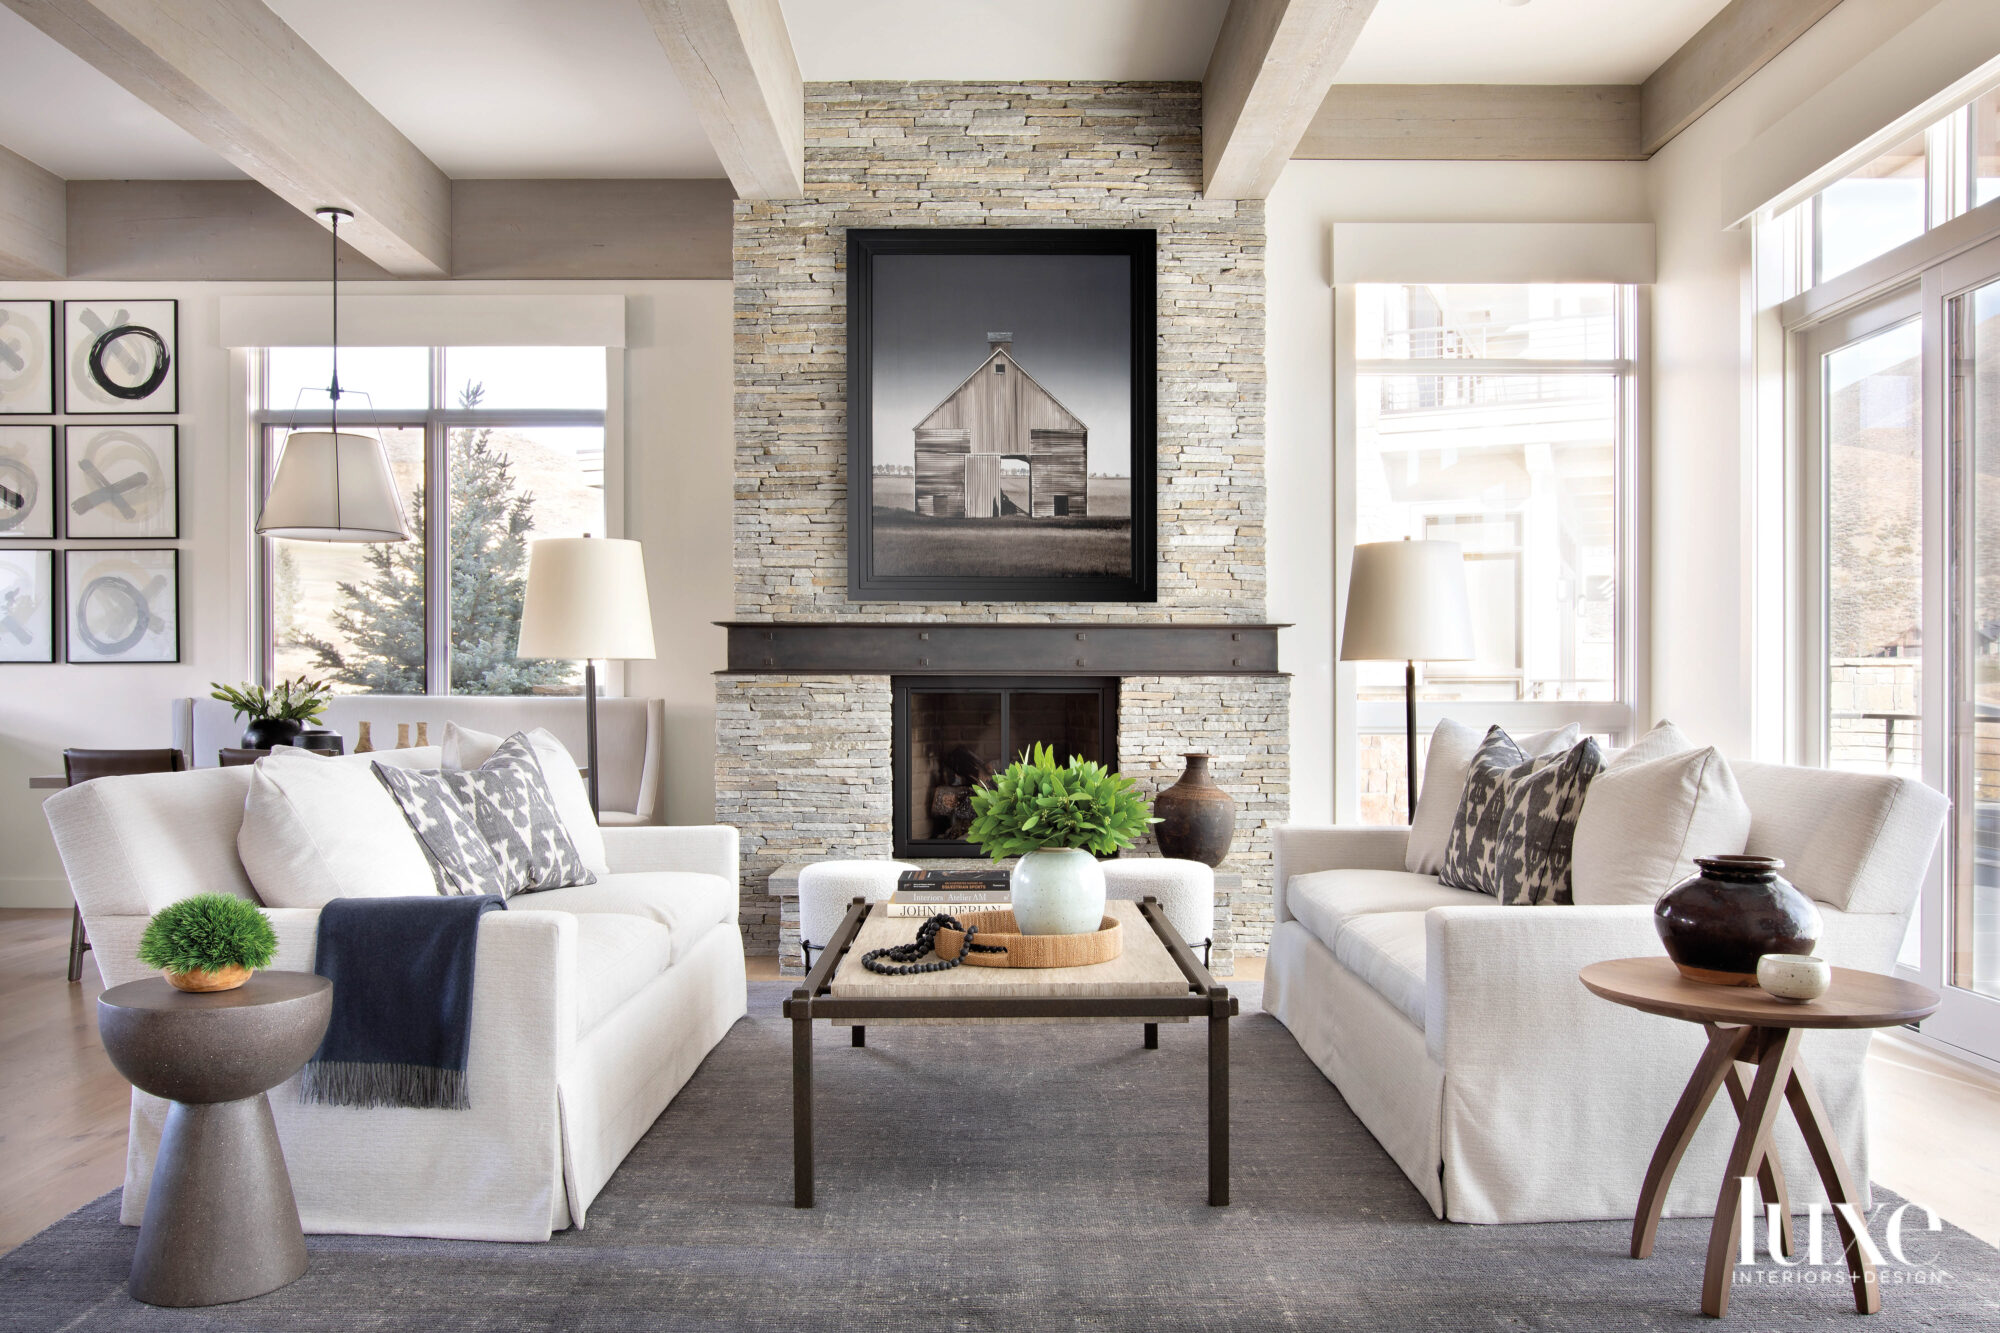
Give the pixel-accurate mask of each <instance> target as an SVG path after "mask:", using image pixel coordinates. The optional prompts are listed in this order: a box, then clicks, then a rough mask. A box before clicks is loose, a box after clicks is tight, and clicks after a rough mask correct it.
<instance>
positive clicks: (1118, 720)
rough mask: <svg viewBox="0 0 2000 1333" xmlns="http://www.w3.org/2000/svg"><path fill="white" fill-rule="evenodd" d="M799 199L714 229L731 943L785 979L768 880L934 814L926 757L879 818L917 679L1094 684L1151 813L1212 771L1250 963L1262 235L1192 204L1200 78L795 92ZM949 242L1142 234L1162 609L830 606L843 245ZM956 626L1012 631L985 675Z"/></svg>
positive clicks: (740, 208)
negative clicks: (726, 538)
mask: <svg viewBox="0 0 2000 1333" xmlns="http://www.w3.org/2000/svg"><path fill="white" fill-rule="evenodd" d="M806 182H807V185H806V189H807V194H806V197H805V198H804V199H800V200H777V201H739V202H738V203H737V205H736V216H735V241H734V244H735V284H736V300H735V328H736V355H735V365H736V499H735V600H736V619H735V622H734V623H733V624H732V626H731V630H730V667H729V670H727V671H726V672H724V673H723V674H721V675H720V676H718V677H717V681H716V705H717V709H716V711H717V747H716V749H717V754H716V817H717V819H718V820H720V821H722V822H724V823H729V824H733V825H735V826H736V827H738V828H739V829H740V830H741V831H742V835H743V858H742V864H743V883H742V893H743V904H742V923H743V927H744V936H745V942H746V945H747V946H748V947H749V949H750V950H751V951H752V952H754V953H765V954H769V953H779V954H780V955H781V956H782V957H783V958H784V959H785V961H786V962H788V963H791V964H796V962H797V960H798V954H797V933H796V923H795V920H793V921H790V922H788V921H787V920H786V915H787V914H786V912H785V910H784V909H783V907H782V906H781V902H780V899H779V897H778V896H777V895H775V894H774V893H773V892H772V886H771V883H770V880H771V876H772V874H773V872H774V871H776V870H778V869H779V868H780V867H782V866H785V865H787V864H799V863H805V862H810V861H815V860H822V859H828V858H834V857H889V856H891V855H892V854H893V853H895V852H896V851H897V850H898V823H899V819H898V811H899V809H900V810H902V811H903V812H904V816H905V818H904V820H903V822H904V823H905V824H911V823H912V822H913V821H912V820H911V819H910V818H909V816H910V815H911V813H912V807H911V801H912V799H913V797H912V793H911V786H912V785H913V784H922V785H923V787H924V791H923V797H924V801H925V802H926V808H929V803H930V802H931V801H932V800H933V799H935V800H936V801H937V802H938V803H939V804H940V805H941V804H942V803H943V802H944V800H945V799H946V798H945V797H942V796H936V795H935V790H934V789H935V787H936V785H937V783H936V781H935V780H934V779H933V777H932V776H931V774H932V773H934V772H935V771H936V770H937V768H938V764H939V762H940V757H939V756H935V755H932V756H928V757H927V760H926V762H927V763H929V764H930V769H929V770H927V771H926V773H925V774H923V775H917V774H916V773H915V772H914V771H913V770H909V771H906V772H905V774H904V782H903V790H902V800H901V801H900V802H899V799H898V781H897V771H896V763H895V757H896V741H897V736H898V732H897V713H898V709H897V686H898V685H899V684H903V685H905V686H906V703H907V686H908V685H909V684H910V683H911V682H913V681H924V682H929V683H933V684H935V683H936V682H938V681H940V680H947V681H950V680H956V681H972V680H980V679H989V678H993V677H997V676H1003V675H1004V676H1008V677H1023V676H1028V677H1038V678H1039V680H1038V681H1037V686H1036V687H1037V688H1041V689H1045V690H1049V691H1052V692H1054V693H1056V694H1063V693H1081V692H1082V691H1081V688H1078V689H1075V690H1068V691H1065V690H1064V689H1063V688H1062V687H1063V686H1064V685H1065V684H1074V685H1077V686H1079V687H1080V686H1081V683H1082V682H1083V681H1085V680H1089V681H1091V682H1093V686H1094V687H1108V694H1107V695H1106V696H1105V698H1106V703H1105V705H1104V708H1105V711H1104V712H1103V714H1102V715H1101V720H1100V722H1099V723H1098V729H1099V732H1100V738H1099V743H1100V744H1107V743H1108V744H1109V745H1111V746H1113V747H1115V748H1114V749H1112V751H1111V753H1112V754H1114V755H1115V758H1116V762H1117V765H1118V767H1119V769H1120V770H1121V771H1123V772H1124V773H1126V774H1127V775H1129V776H1131V777H1132V778H1133V779H1134V780H1135V781H1136V782H1137V783H1138V785H1139V786H1140V787H1141V789H1142V790H1145V791H1147V792H1148V793H1152V792H1157V791H1158V790H1160V789H1162V788H1164V787H1166V786H1168V785H1170V784H1171V783H1173V782H1174V781H1175V780H1176V779H1177V778H1178V776H1179V775H1180V772H1181V769H1182V766H1183V762H1182V759H1181V756H1182V755H1183V754H1184V753H1187V752H1190V751H1204V752H1207V753H1209V754H1211V755H1213V756H1214V762H1213V769H1214V772H1215V775H1216V778H1217V781H1218V782H1220V783H1221V785H1222V786H1223V787H1224V788H1225V789H1226V790H1228V791H1229V792H1231V794H1232V795H1234V796H1235V797H1236V800H1237V807H1238V821H1237V836H1236V842H1235V847H1234V850H1233V852H1232V854H1231V857H1230V860H1229V862H1227V863H1226V868H1227V869H1229V870H1231V871H1233V872H1236V873H1238V874H1240V876H1241V887H1240V889H1239V890H1237V891H1235V892H1233V893H1231V894H1229V895H1228V897H1227V906H1228V911H1229V915H1230V918H1231V921H1230V924H1231V927H1232V929H1233V936H1234V941H1235V945H1236V947H1237V948H1239V949H1249V950H1253V951H1256V950H1261V948H1262V944H1263V942H1264V940H1265V939H1267V938H1268V935H1269V931H1270V828H1271V826H1272V825H1274V824H1276V823H1279V822H1282V821H1283V819H1284V818H1285V817H1286V814H1287V811H1288V808H1289V807H1288V796H1287V793H1288V790H1289V778H1290V774H1289V754H1288V742H1287V736H1288V730H1289V725H1290V721H1289V714H1288V705H1289V698H1290V681H1289V679H1288V678H1287V677H1285V676H1284V675H1282V674H1280V673H1279V672H1278V670H1277V663H1276V660H1275V632H1274V631H1273V630H1272V628H1271V627H1269V626H1267V625H1265V624H1264V620H1265V604H1264V597H1265V541H1264V512H1265V477H1264V393H1265V390H1264V309H1263V291H1264V217H1263V205H1262V204H1261V202H1258V201H1219V200H1208V199H1204V198H1203V197H1202V194H1201V90H1200V86H1199V85H1198V84H1176V83H1146V84H1113V83H1044V84H1004V85H1000V84H992V85H989V84H970V85H959V84H953V85H945V84H924V85H901V84H898V85H878V84H809V85H807V88H806ZM967 226H999V227H1010V226H1015V227H1019V226H1026V227H1062V226H1075V227H1123V228H1131V227H1141V228H1150V229H1153V230H1154V231H1155V232H1156V233H1157V236H1158V282H1159V288H1158V326H1157V331H1156V337H1157V367H1158V384H1157V401H1158V412H1159V416H1158V445H1157V476H1156V477H1155V480H1154V484H1155V494H1156V497H1157V506H1158V529H1157V541H1158V552H1159V554H1158V561H1159V565H1158V571H1157V574H1158V578H1157V581H1158V600H1157V601H1155V602H1149V603H1104V602H1092V603H1009V604H1004V605H1002V604H967V603H952V604H942V605H918V604H911V603H904V602H856V601H850V600H849V598H848V595H847V532H846V518H845V516H846V513H847V490H846V488H847V476H846V467H847V423H846V413H845V406H846V403H845V400H846V384H847V357H846V318H847V306H846V281H845V271H844V257H845V244H846V232H847V229H849V228H851V227H967ZM973 627H979V628H980V629H982V630H986V631H992V632H994V633H997V634H1001V635H1004V636H1005V637H1006V640H1007V642H1008V647H1007V648H1006V649H1005V650H1004V653H1002V656H1003V657H1004V659H1005V661H1006V668H1005V670H1004V671H1003V670H997V669H995V668H994V667H993V665H992V663H993V661H994V660H996V658H995V652H996V650H995V649H993V648H992V647H991V646H990V645H989V646H987V647H984V648H979V649H967V650H965V652H964V653H963V655H962V656H952V655H951V654H948V653H941V652H940V651H939V648H938V645H939V643H940V642H942V641H944V640H946V639H948V638H950V636H951V635H952V634H953V633H954V632H957V631H962V630H966V629H970V628H973ZM1127 631H1143V632H1144V633H1145V634H1149V635H1151V636H1152V637H1151V638H1149V639H1143V640H1142V639H1135V638H1130V637H1128V638H1124V639H1121V638H1119V637H1118V636H1119V635H1120V634H1121V633H1124V632H1127ZM871 635H873V636H874V637H870V636H871ZM857 636H860V638H859V641H857ZM1057 639H1060V640H1061V643H1060V645H1059V646H1058V644H1057V642H1056V640H1057ZM857 642H858V645H859V646H857ZM947 662H948V663H949V666H950V669H941V664H945V663H947ZM1063 708H1064V710H1065V712H1064V717H1065V718H1067V716H1068V711H1067V710H1069V709H1070V705H1068V704H1065V705H1064V706H1063ZM1077 709H1078V710H1079V711H1078V712H1077V717H1078V718H1079V719H1080V717H1081V712H1080V709H1081V705H1078V706H1077ZM905 720H906V721H907V717H906V719H905ZM1053 720H1054V715H1053V714H1050V715H1049V716H1048V717H1045V718H1044V719H1043V721H1044V722H1046V723H1050V724H1052V723H1053ZM1065 725H1069V723H1068V722H1067V721H1065ZM1079 725H1080V723H1079ZM1078 734H1080V733H1078ZM954 748H956V747H954ZM965 748H968V749H972V750H973V751H974V753H973V756H972V762H973V763H974V764H977V763H979V762H991V760H992V756H991V755H989V754H982V753H979V752H978V751H977V747H971V746H968V747H965ZM959 762H960V763H961V765H964V763H965V761H964V760H963V758H962V757H961V759H960V761H959ZM905 831H906V832H907V831H908V830H907V829H906V830H905ZM927 831H928V832H936V831H937V830H936V828H935V826H933V827H932V828H931V829H929V830H927ZM946 831H949V823H948V822H947V825H946ZM926 841H935V839H926ZM901 850H904V851H906V852H907V851H915V850H930V849H926V848H918V847H916V846H915V845H914V844H912V843H911V842H908V841H905V842H904V843H903V844H902V847H901ZM1135 851H1136V853H1137V854H1141V855H1149V854H1150V855H1156V854H1157V848H1154V847H1152V846H1151V845H1150V844H1149V845H1146V846H1143V847H1141V848H1138V849H1135ZM905 859H918V860H923V859H926V858H924V857H916V858H905ZM788 926H789V929H787V927H788Z"/></svg>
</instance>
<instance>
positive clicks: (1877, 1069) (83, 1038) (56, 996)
mask: <svg viewBox="0 0 2000 1333" xmlns="http://www.w3.org/2000/svg"><path fill="white" fill-rule="evenodd" d="M68 942H69V913H67V912H52V911H24V910H19V909H0V1200H4V1201H5V1202H4V1205H0V1254H4V1253H5V1252H7V1251H8V1250H11V1249H13V1248H14V1247H15V1246H17V1245H19V1244H20V1243H21V1242H22V1241H24V1240H26V1239H28V1237H30V1236H32V1235H34V1234H35V1233H36V1232H38V1231H40V1230H41V1229H42V1228H43V1227H46V1226H48V1225H49V1224H50V1223H52V1222H54V1221H56V1220H57V1219H58V1218H60V1217H62V1216H63V1215H64V1214H66V1213H68V1212H71V1211H72V1210H74V1209H76V1208H80V1207H82V1206H83V1205H84V1204H86V1203H88V1202H90V1201H91V1200H92V1199H95V1198H96V1197H97V1196H98V1195H100V1194H103V1193H104V1192H105V1191H107V1190H111V1189H116V1188H117V1187H118V1184H119V1182H120V1181H121V1180H122V1179H123V1178H124V1174H125V1119H126V1096H127V1089H126V1084H125V1080H124V1079H122V1078H120V1077H119V1076H118V1074H117V1072H116V1071H115V1070H113V1069H112V1068H111V1063H110V1061H109V1060H107V1059H106V1058H105V1055H104V1048H103V1046H101V1045H100V1044H99V1043H98V1040H97V1004H96V1000H97V993H98V991H99V990H100V989H102V985H101V983H100V982H99V981H98V979H97V969H96V968H95V967H94V966H93V965H92V964H91V963H90V961H89V956H88V955H85V963H84V981H83V984H81V985H77V986H71V985H69V984H68V983H66V982H65V981H64V980H63V967H64V963H65V961H66V960H65V956H64V955H65V948H66V946H67V944H68ZM750 975H751V978H752V979H753V980H760V981H775V980H777V979H778V968H777V960H776V959H775V958H753V959H751V960H750ZM1263 976H1264V960H1263V959H1262V958H1255V957H1249V958H1239V959H1237V962H1236V975H1235V976H1234V977H1232V978H1230V980H1233V981H1261V980H1262V979H1263ZM1868 1073H1869V1112H1870V1119H1871V1124H1872V1128H1873V1133H1874V1141H1873V1143H1874V1153H1875V1179H1876V1180H1877V1181H1879V1182H1880V1183H1881V1184H1883V1185H1884V1186H1886V1187H1888V1188H1889V1189H1892V1190H1894V1191H1896V1192H1897V1193H1898V1194H1901V1195H1903V1196H1904V1197H1905V1198H1909V1199H1914V1200H1916V1201H1917V1202H1918V1203H1921V1204H1924V1205H1926V1206H1928V1207H1930V1208H1932V1209H1935V1210H1936V1211H1937V1212H1938V1214H1939V1215H1940V1216H1942V1217H1944V1218H1945V1219H1946V1220H1947V1221H1950V1222H1952V1223H1955V1224H1956V1225H1958V1226H1961V1227H1964V1228H1965V1229H1966V1230H1967V1231H1970V1232H1972V1233H1973V1234H1974V1235H1976V1236H1978V1237H1980V1238H1981V1239H1983V1240H1985V1241H1986V1242H1988V1243H1989V1244H1993V1245H2000V1080H1995V1079H1993V1078H1991V1077H1990V1076H1988V1075H1986V1074H1985V1073H1983V1072H1981V1071H1978V1070H1974V1069H1971V1068H1970V1067H1968V1066H1966V1065H1964V1064H1961V1063H1959V1062H1957V1061H1954V1060H1949V1059H1945V1058H1943V1057H1941V1056H1939V1055H1937V1054H1935V1053H1933V1052H1932V1051H1930V1050H1929V1049H1927V1048H1925V1047H1923V1046H1921V1045H1919V1044H1917V1043H1915V1042H1911V1041H1908V1040H1904V1039H1901V1038H1897V1037H1886V1038H1885V1037H1877V1038H1876V1041H1875V1045H1874V1047H1873V1049H1872V1050H1871V1052H1870V1055H1869V1069H1868ZM1635 1185H1636V1182H1635Z"/></svg>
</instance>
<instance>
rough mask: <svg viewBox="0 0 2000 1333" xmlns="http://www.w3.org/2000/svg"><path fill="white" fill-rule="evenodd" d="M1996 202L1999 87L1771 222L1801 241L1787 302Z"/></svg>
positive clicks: (1999, 149)
mask: <svg viewBox="0 0 2000 1333" xmlns="http://www.w3.org/2000/svg"><path fill="white" fill-rule="evenodd" d="M1995 199H2000V89H1996V90H1994V91H1992V92H1988V93H1986V94H1984V95H1983V96H1980V97H1977V98H1974V99H1973V100H1972V101H1970V102H1967V103H1966V104H1964V105H1962V106H1960V107H1958V108H1957V109H1955V110H1953V111H1951V112H1950V113H1949V114H1947V115H1945V116H1943V117H1941V118H1940V119H1938V120H1937V121H1936V122H1934V123H1933V124H1931V125H1930V126H1928V127H1927V128H1925V129H1923V130H1922V131H1920V132H1918V133H1916V134H1912V135H1911V136H1910V137H1909V138H1907V139H1904V140H1903V141H1902V142H1900V143H1897V144H1894V145H1892V146H1890V147H1888V148H1886V149H1883V150H1882V151H1881V152H1879V153H1877V154H1876V155H1875V156H1874V157H1872V158H1870V159H1869V160H1868V161H1866V162H1864V163H1862V164H1861V165H1860V166H1858V167H1855V168H1854V169H1853V170H1851V171H1849V172H1847V173H1846V174H1845V175H1843V176H1841V177H1840V178H1839V179H1838V180H1835V181H1834V182H1832V183H1831V184H1829V185H1827V186H1825V187H1823V188H1822V189H1821V190H1820V191H1819V192H1818V193H1817V194H1815V195H1813V196H1812V197H1811V198H1809V199H1807V200H1805V202H1803V203H1801V204H1799V205H1798V206H1797V207H1795V208H1792V209H1790V210H1788V211H1787V212H1786V213H1784V214H1782V215H1780V216H1779V217H1777V218H1775V219H1772V220H1771V222H1770V223H1769V224H1767V225H1772V226H1775V227H1776V228H1778V229H1779V230H1780V231H1793V232H1796V233H1797V234H1798V235H1799V237H1800V240H1799V243H1798V249H1799V252H1800V255H1801V263H1800V268H1799V272H1798V273H1797V275H1796V276H1795V277H1794V278H1793V280H1792V281H1791V283H1790V284H1789V288H1788V290H1786V291H1785V292H1783V293H1782V294H1783V295H1784V296H1793V295H1796V294H1797V293H1799V292H1801V291H1804V290H1807V289H1808V288H1811V287H1816V286H1818V285H1819V284H1821V283H1823V282H1827V281H1830V280H1831V279H1834V278H1837V277H1840V276H1841V275H1842V274H1845V273H1850V272H1852V271H1853V270H1855V269H1857V268H1859V267H1860V266H1861V265H1863V264H1865V263H1867V262H1868V261H1869V260H1871V259H1875V258H1878V257H1879V256H1882V255H1885V254H1887V253H1889V252H1890V251H1891V250H1894V249H1896V248H1897V247H1898V246H1901V245H1906V244H1908V243H1909V242H1911V241H1914V240H1916V239H1917V238H1918V237H1920V236H1922V235H1924V234H1925V233H1926V232H1928V231H1930V230H1932V229H1933V228H1936V227H1938V226H1940V225H1942V224H1943V223H1946V222H1949V221H1951V220H1952V219H1953V218H1955V217H1959V216H1961V215H1963V214H1964V213H1966V212H1967V211H1969V210H1971V209H1974V208H1978V207H1980V206H1981V205H1983V204H1989V203H1991V202H1993V201H1994V200H1995Z"/></svg>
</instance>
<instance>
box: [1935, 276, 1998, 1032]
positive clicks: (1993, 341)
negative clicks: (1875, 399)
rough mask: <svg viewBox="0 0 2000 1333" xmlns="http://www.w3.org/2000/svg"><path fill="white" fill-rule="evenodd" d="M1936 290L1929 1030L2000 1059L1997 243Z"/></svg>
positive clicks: (1937, 280) (1944, 278)
mask: <svg viewBox="0 0 2000 1333" xmlns="http://www.w3.org/2000/svg"><path fill="white" fill-rule="evenodd" d="M1932 290H1933V302H1935V305H1934V307H1933V308H1934V309H1935V310H1936V311H1937V314H1938V317H1939V322H1940V324H1941V325H1942V330H1943V349H1944V375H1943V377H1942V379H1943V383H1942V389H1943V398H1944V446H1945V451H1946V457H1947V461H1948V467H1949V490H1948V494H1947V503H1948V505H1949V516H1948V522H1949V524H1950V566H1951V573H1950V582H1951V596H1950V606H1949V614H1950V617H1951V638H1952V656H1951V667H1952V670H1951V675H1952V681H1951V702H1952V706H1953V711H1954V718H1955V722H1956V725H1955V726H1954V727H1953V728H1952V743H1951V747H1950V766H1951V773H1950V781H1951V785H1950V787H1949V788H1948V790H1949V791H1950V792H1951V795H1952V798H1953V800H1952V805H1953V818H1952V827H1951V831H1950V832H1951V839H1950V860H1949V867H1950V873H1949V875H1948V877H1947V882H1946V883H1945V885H1944V886H1943V892H1942V894H1941V895H1940V897H1941V898H1942V901H1941V903H1940V905H1939V906H1940V910H1939V913H1938V915H1939V918H1940V920H1939V925H1940V927H1941V929H1940V930H1939V931H1938V932H1937V935H1938V938H1937V940H1936V942H1935V954H1934V956H1935V959H1936V961H1935V963H1934V964H1931V965H1929V966H1927V967H1926V968H1925V971H1927V972H1930V973H1931V974H1932V975H1931V976H1929V977H1926V980H1929V981H1931V982H1932V984H1934V985H1941V987H1942V989H1943V991H1944V994H1945V997H1946V1002H1945V1006H1944V1008H1942V1009H1941V1010H1940V1011H1939V1013H1938V1015H1937V1017H1936V1018H1935V1019H1933V1020H1930V1021H1927V1022H1926V1023H1925V1024H1924V1030H1925V1031H1926V1032H1927V1033H1931V1034H1932V1035H1934V1036H1936V1037H1937V1038H1938V1039H1940V1040H1943V1041H1948V1042H1951V1043H1952V1044H1953V1045H1957V1046H1963V1047H1965V1048H1966V1049H1968V1050H1972V1051H1974V1052H1976V1053H1978V1054H1980V1055H1984V1056H1986V1057H1988V1058H1989V1059H2000V243H1993V244H1989V245H1986V246H1982V247H1981V248H1979V249H1978V250H1974V251H1972V252H1971V253H1970V254H1967V255H1965V256H1962V257H1961V258H1959V259H1957V260H1953V261H1950V262H1948V263H1946V264H1944V265H1942V266H1940V269H1939V271H1938V273H1937V275H1936V278H1935V280H1934V282H1933V284H1932ZM1927 304H1931V303H1927ZM1926 952H1927V953H1930V952H1931V951H1930V950H1927V951H1926ZM1926 962H1927V963H1930V960H1929V959H1928V958H1927V960H1926Z"/></svg>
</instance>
